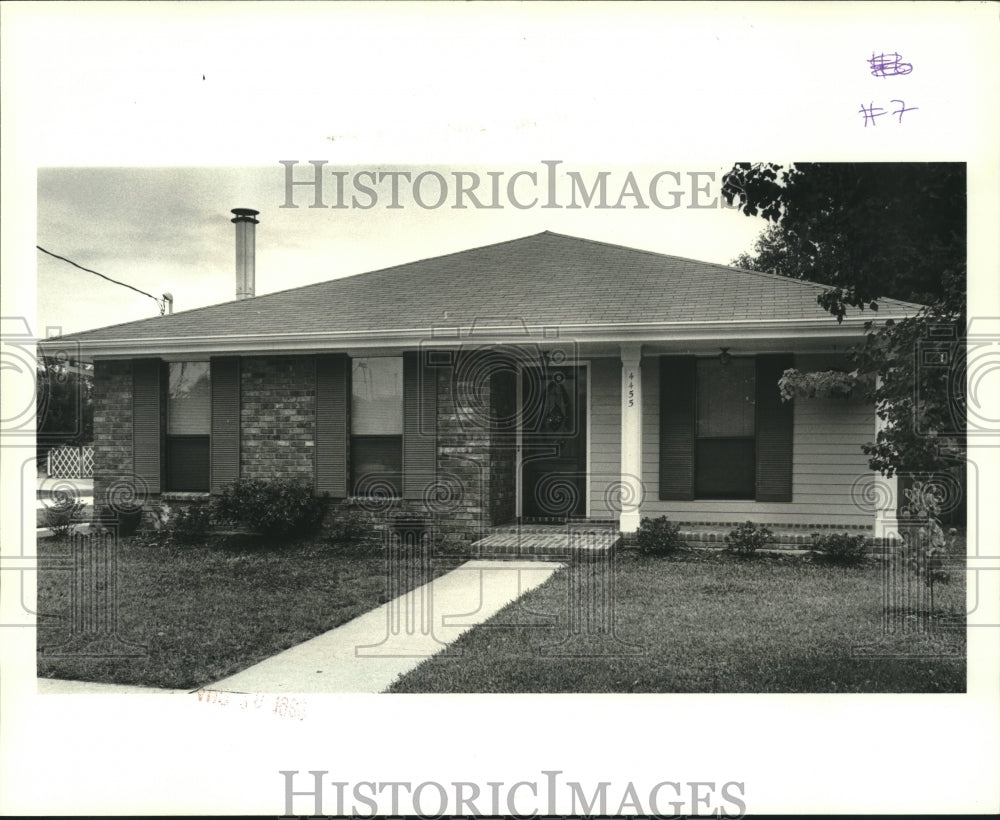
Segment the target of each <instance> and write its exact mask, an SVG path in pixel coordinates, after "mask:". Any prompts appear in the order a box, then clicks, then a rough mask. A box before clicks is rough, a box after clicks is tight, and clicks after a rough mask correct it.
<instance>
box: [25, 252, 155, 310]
mask: <svg viewBox="0 0 1000 820" xmlns="http://www.w3.org/2000/svg"><path fill="white" fill-rule="evenodd" d="M35 247H36V248H38V250H40V251H41V252H42V253H47V254H48V255H49V256H54V257H55V258H56V259H61V260H62V261H63V262H66V263H68V264H70V265H72V266H73V267H74V268H79V269H80V270H84V271H86V272H87V273H92V274H94V276H100V277H101V279H107V280H108V281H109V282H112V283H114V284H116V285H121V286H122V287H123V288H128V289H129V290H134V291H135V292H136V293H141V294H142V295H143V296H148V297H149V298H150V299H152V300H153V301H154V302H156V306H157V307H158V308H159V309H160V315H161V316H162V315H163V313H164V311H166V309H167V300H166V299H157V298H156V297H155V296H153V294H151V293H146V291H144V290H139V288H136V287H133V286H132V285H129V284H126V283H125V282H119V281H118V280H117V279H112V278H111V277H110V276H105V275H104V274H103V273H98V272H97V271H96V270H91V269H90V268H85V267H84V266H83V265H78V264H77V263H76V262H74V261H73V260H72V259H67V258H66V257H65V256H60V255H59V254H58V253H52V251H47V250H45V248H43V247H42V246H41V245H35Z"/></svg>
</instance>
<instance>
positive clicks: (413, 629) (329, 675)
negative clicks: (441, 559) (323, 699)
mask: <svg viewBox="0 0 1000 820" xmlns="http://www.w3.org/2000/svg"><path fill="white" fill-rule="evenodd" d="M562 566H563V565H562V564H558V563H554V562H550V561H523V562H521V561H467V562H466V563H464V564H462V565H461V566H460V567H457V568H455V569H453V570H452V571H451V572H448V573H446V574H445V575H442V576H441V577H440V578H435V579H434V580H433V581H431V582H430V583H428V584H424V585H423V586H420V587H417V588H416V589H414V590H411V591H410V592H408V593H406V594H405V595H402V596H400V597H399V598H395V599H393V600H392V601H389V602H388V603H386V604H383V605H382V606H380V607H378V608H377V609H374V610H372V611H371V612H367V613H365V614H364V615H361V616H359V617H357V618H355V619H354V620H353V621H348V622H347V623H346V624H343V625H341V626H338V627H337V628H336V629H331V630H330V631H329V632H325V633H323V634H322V635H317V636H316V637H315V638H311V639H310V640H308V641H305V642H304V643H301V644H299V645H297V646H293V647H292V648H291V649H286V650H285V651H284V652H279V653H278V654H277V655H274V656H273V657H271V658H268V659H267V660H265V661H261V662H260V663H258V664H255V665H253V666H251V667H249V668H247V669H244V670H243V671H242V672H237V673H236V674H235V675H231V676H230V677H228V678H225V679H223V680H221V681H218V682H217V683H211V684H208V685H207V686H204V687H202V688H201V689H202V691H217V692H238V693H244V694H259V693H285V692H311V693H316V694H318V693H336V692H367V693H376V692H382V691H383V690H385V689H386V688H387V687H388V686H389V684H391V683H392V682H393V681H394V680H395V679H396V678H397V677H399V676H400V675H402V674H405V673H406V672H409V671H410V670H411V669H414V668H415V667H416V666H417V665H418V664H419V663H420V662H421V661H423V660H424V659H425V658H429V657H431V656H432V655H436V654H438V653H439V652H442V651H446V650H447V649H448V645H449V644H451V643H453V642H454V641H455V640H456V639H457V638H458V637H459V635H461V634H462V633H463V632H467V631H468V630H469V629H471V628H472V627H474V626H476V625H477V624H480V623H482V622H483V621H485V620H487V619H488V618H490V617H492V616H493V615H495V614H496V613H497V612H499V611H500V610H501V609H503V607H505V606H506V605H507V604H509V603H510V602H511V601H514V600H516V599H517V598H518V597H520V596H521V595H523V594H524V593H525V592H528V591H529V590H532V589H534V588H535V587H537V586H540V585H541V584H543V583H545V581H547V580H548V579H549V578H550V577H552V575H553V573H555V572H556V570H558V569H560V568H561V567H562ZM37 691H38V693H39V694H61V695H72V694H108V695H114V694H121V695H126V694H148V695H158V694H186V693H185V692H184V690H180V689H155V688H153V687H144V686H121V685H116V684H108V683H89V682H86V681H67V680H52V679H48V678H39V679H38V688H37ZM196 691H197V690H196Z"/></svg>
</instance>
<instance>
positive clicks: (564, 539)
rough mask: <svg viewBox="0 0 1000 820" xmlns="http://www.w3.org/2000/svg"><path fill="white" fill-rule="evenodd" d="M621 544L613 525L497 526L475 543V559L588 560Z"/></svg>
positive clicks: (471, 550)
mask: <svg viewBox="0 0 1000 820" xmlns="http://www.w3.org/2000/svg"><path fill="white" fill-rule="evenodd" d="M620 541H621V534H620V533H619V532H618V530H617V528H615V527H612V526H599V525H592V524H563V525H522V526H516V525H515V526H509V527H495V528H494V529H493V530H492V531H491V532H490V534H489V535H487V536H486V537H485V538H481V539H480V540H478V541H476V542H474V543H473V544H472V545H471V547H470V552H471V553H472V555H473V556H475V557H476V558H486V557H489V558H494V559H499V560H504V559H510V560H515V559H516V560H521V561H524V560H555V559H561V560H564V561H568V560H587V559H593V558H598V557H600V556H602V555H605V554H607V553H608V552H610V551H611V550H612V549H614V547H615V546H616V545H617V544H618V543H619V542H620Z"/></svg>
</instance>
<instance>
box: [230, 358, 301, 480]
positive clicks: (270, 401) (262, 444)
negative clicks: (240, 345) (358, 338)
mask: <svg viewBox="0 0 1000 820" xmlns="http://www.w3.org/2000/svg"><path fill="white" fill-rule="evenodd" d="M240 391H241V396H240V405H241V406H240V430H241V433H240V477H241V478H291V479H299V480H304V481H306V482H308V483H310V484H311V483H312V482H313V456H314V453H315V451H316V363H315V359H314V358H313V357H312V356H253V357H244V358H242V359H241V360H240Z"/></svg>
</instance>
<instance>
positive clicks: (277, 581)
mask: <svg viewBox="0 0 1000 820" xmlns="http://www.w3.org/2000/svg"><path fill="white" fill-rule="evenodd" d="M38 550H39V556H40V562H39V563H40V567H41V568H40V569H39V573H38V609H39V618H38V624H39V627H38V647H39V653H38V675H39V677H47V678H69V679H73V680H87V681H98V682H104V683H122V684H136V685H143V686H158V687H165V688H173V689H194V688H196V687H199V686H204V685H206V684H209V683H212V682H214V681H217V680H219V679H221V678H224V677H226V676H228V675H231V674H233V673H235V672H237V671H240V670H241V669H245V668H246V667H248V666H251V665H252V664H254V663H257V662H258V661H261V660H264V659H265V658H268V657H270V656H272V655H274V654H276V653H277V652H280V651H281V650H283V649H287V648H288V647H290V646H294V645H295V644H298V643H301V642H302V641H304V640H307V639H308V638H311V637H314V636H315V635H318V634H320V633H322V632H325V631H326V630H328V629H332V628H333V627H335V626H338V625H340V624H343V623H345V622H347V621H349V620H351V619H352V618H355V617H357V616H358V615H361V614H362V613H364V612H367V611H369V610H371V609H374V608H375V607H377V606H378V605H379V604H381V603H383V602H384V601H385V600H386V575H385V564H384V560H383V558H382V555H381V551H380V550H379V548H378V547H374V548H369V549H367V550H364V551H362V550H358V549H354V550H351V549H343V548H334V547H332V546H330V545H329V544H327V543H323V542H320V541H305V542H301V543H293V544H276V543H269V542H267V541H265V540H261V539H247V538H242V539H241V538H228V539H227V538H224V537H222V538H220V537H215V538H213V539H212V540H211V541H209V542H207V543H203V544H199V545H196V546H153V545H150V544H148V543H144V542H143V541H142V540H141V539H137V538H129V539H123V540H122V542H121V544H120V545H119V550H118V573H117V577H118V584H117V592H118V595H117V605H118V624H119V626H118V635H119V637H120V638H121V639H122V640H123V641H126V642H128V643H129V644H131V645H132V646H131V648H129V647H126V651H135V646H134V645H136V644H138V645H140V647H139V650H138V651H139V653H140V654H138V655H137V656H131V657H130V656H120V657H109V656H108V652H107V649H108V646H107V645H106V644H94V643H89V644H83V645H80V644H79V642H77V643H76V644H71V645H70V646H71V649H72V650H73V651H74V652H76V653H77V655H76V656H65V655H64V656H58V655H53V654H51V652H50V651H47V649H46V648H47V647H53V646H60V645H66V642H67V640H68V638H69V637H70V628H69V615H70V606H71V599H70V586H71V584H70V582H71V576H72V573H71V572H70V571H69V570H68V569H65V568H63V569H60V568H56V567H53V566H47V565H48V564H49V561H48V560H47V559H60V558H62V559H64V561H65V559H66V557H67V556H69V550H70V547H69V544H68V542H66V541H56V540H53V539H45V540H40V541H39V542H38ZM458 563H459V562H458V561H457V560H456V561H455V562H454V564H455V565H457V564H458ZM448 568H450V567H449V566H448V565H447V562H444V561H437V562H435V573H436V574H441V573H442V572H444V571H447V569H448ZM118 649H121V647H118Z"/></svg>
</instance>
